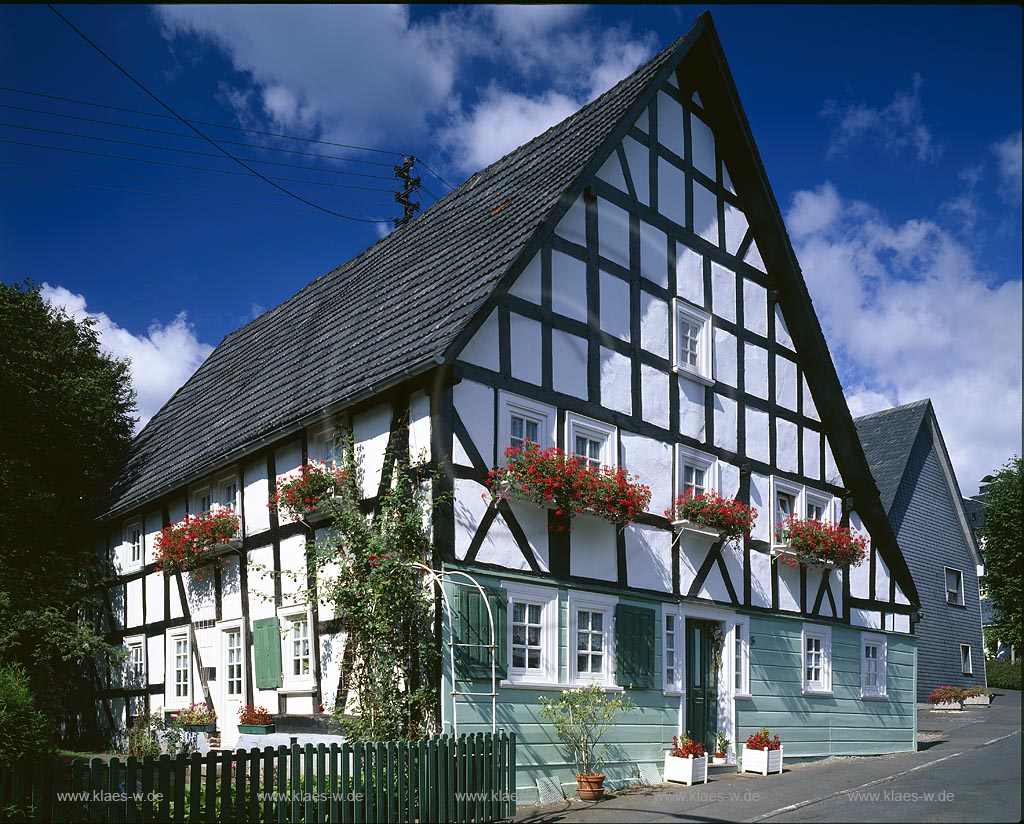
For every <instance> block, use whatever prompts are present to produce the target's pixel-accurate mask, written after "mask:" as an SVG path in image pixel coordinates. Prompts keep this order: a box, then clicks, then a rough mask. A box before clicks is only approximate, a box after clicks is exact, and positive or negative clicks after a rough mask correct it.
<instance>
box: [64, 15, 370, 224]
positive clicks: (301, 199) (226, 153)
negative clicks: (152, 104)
mask: <svg viewBox="0 0 1024 824" xmlns="http://www.w3.org/2000/svg"><path fill="white" fill-rule="evenodd" d="M47 8H49V9H50V11H52V12H53V13H54V14H55V15H57V17H59V18H60V19H61V20H63V21H64V23H65V24H66V25H67V26H68V27H69V28H70V29H71V30H72V31H74V32H75V33H76V34H77V35H78V36H79V37H81V38H82V39H83V40H84V41H85V42H86V43H88V44H89V45H90V46H92V47H93V48H94V49H95V50H96V51H97V52H99V54H100V55H102V56H103V57H104V58H105V59H106V60H107V61H108V62H109V63H110V64H111V65H112V66H114V68H116V69H117V70H118V71H120V72H121V73H122V74H123V75H124V76H125V77H127V78H128V79H129V80H131V81H132V83H134V84H135V85H136V86H138V87H139V89H141V90H142V91H143V92H145V93H146V94H147V95H148V96H149V97H151V98H152V99H153V100H155V101H156V102H157V103H159V104H160V105H161V106H162V107H163V108H164V109H166V110H167V111H168V112H170V113H171V114H172V115H174V116H175V117H176V118H178V120H180V121H181V122H182V123H184V124H185V125H186V126H188V128H190V129H191V130H192V131H194V132H195V133H196V134H197V135H199V136H200V137H202V138H203V140H205V141H206V142H207V143H209V144H210V145H211V146H213V147H214V148H215V149H218V150H219V151H221V152H222V153H223V154H224V156H225V157H227V158H229V159H231V160H233V161H234V162H235V163H237V164H238V165H239V166H241V167H242V168H243V169H247V170H248V171H249V172H251V173H252V174H254V175H256V176H257V177H259V178H260V179H261V180H264V181H266V182H267V184H269V185H270V186H273V187H274V188H275V189H278V190H280V191H281V192H283V193H284V194H286V195H288V196H289V197H292V198H294V199H295V200H298V201H299V202H300V203H305V204H306V205H307V206H310V207H312V208H314V209H317V210H319V211H321V212H325V213H327V214H329V215H333V216H334V217H338V218H341V219H342V220H352V221H357V222H359V223H375V222H377V221H373V220H367V219H366V218H359V217H353V216H352V215H345V214H342V213H341V212H335V211H332V210H331V209H328V208H326V207H324V206H320V205H318V204H316V203H314V202H313V201H311V200H307V199H306V198H304V197H302V196H301V195H297V194H295V193H294V192H292V191H289V190H288V189H286V188H285V187H284V186H281V185H280V184H278V183H275V182H274V181H273V180H270V178H267V177H265V176H264V175H262V174H260V173H259V172H258V171H256V170H255V169H253V168H252V167H251V166H249V165H247V164H246V163H245V162H243V161H242V160H240V159H239V158H237V157H235V156H234V155H233V154H231V152H229V151H228V150H227V149H225V148H224V147H223V146H218V145H217V144H216V143H215V142H214V141H213V140H211V139H210V138H209V137H207V136H206V135H205V134H203V133H202V132H201V131H200V130H199V129H197V128H196V127H195V126H193V125H192V124H191V123H189V121H187V120H186V119H185V118H183V117H182V116H181V115H180V114H178V113H177V112H176V111H174V109H172V108H171V107H170V106H168V105H167V104H166V103H164V102H163V100H161V99H160V98H159V97H157V96H156V95H155V94H154V93H153V92H151V91H150V90H149V89H147V88H146V87H145V86H144V85H143V84H142V83H141V82H140V81H138V80H136V79H135V78H134V77H133V76H132V75H131V73H130V72H129V71H128V70H127V69H125V68H124V67H123V66H121V65H120V64H119V63H118V62H117V61H116V60H114V58H113V57H111V56H110V55H109V54H107V53H106V52H105V51H103V49H101V48H100V47H99V46H98V45H96V43H94V42H93V41H92V40H90V39H89V38H88V37H87V36H86V35H85V33H84V32H82V31H81V30H80V29H79V28H77V27H76V26H75V25H74V23H72V22H71V21H70V20H68V19H67V18H66V17H65V16H64V15H63V14H61V13H60V12H59V11H57V9H55V8H54V7H53V4H47Z"/></svg>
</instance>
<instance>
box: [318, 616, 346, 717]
mask: <svg viewBox="0 0 1024 824" xmlns="http://www.w3.org/2000/svg"><path fill="white" fill-rule="evenodd" d="M322 616H323V613H322V612H321V617H322ZM344 651H345V633H342V632H338V633H329V634H326V635H321V636H320V672H321V673H322V680H321V685H322V690H323V701H324V706H325V707H332V706H334V701H335V698H336V697H337V689H338V682H339V677H340V675H341V658H342V654H343V653H344Z"/></svg>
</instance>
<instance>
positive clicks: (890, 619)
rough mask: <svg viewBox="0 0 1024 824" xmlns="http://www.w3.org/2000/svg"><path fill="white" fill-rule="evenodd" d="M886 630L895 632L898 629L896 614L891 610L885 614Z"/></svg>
mask: <svg viewBox="0 0 1024 824" xmlns="http://www.w3.org/2000/svg"><path fill="white" fill-rule="evenodd" d="M885 631H886V632H895V631H896V616H894V615H893V614H892V613H891V612H890V613H887V614H886V615H885Z"/></svg>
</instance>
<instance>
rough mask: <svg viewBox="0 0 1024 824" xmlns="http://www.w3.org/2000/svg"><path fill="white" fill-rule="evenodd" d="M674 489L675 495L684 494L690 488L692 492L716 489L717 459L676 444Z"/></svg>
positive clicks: (697, 492) (717, 484)
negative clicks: (675, 490)
mask: <svg viewBox="0 0 1024 824" xmlns="http://www.w3.org/2000/svg"><path fill="white" fill-rule="evenodd" d="M676 484H677V486H676V489H677V493H676V494H677V495H685V494H686V493H687V492H689V491H690V490H693V492H694V494H699V493H702V492H707V491H708V490H709V489H715V490H717V489H718V487H719V483H718V460H717V459H716V458H714V457H713V456H711V455H707V454H705V453H703V452H699V451H698V450H696V449H691V448H690V447H688V446H683V445H682V444H676Z"/></svg>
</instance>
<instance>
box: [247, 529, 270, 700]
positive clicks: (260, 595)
mask: <svg viewBox="0 0 1024 824" xmlns="http://www.w3.org/2000/svg"><path fill="white" fill-rule="evenodd" d="M273 571H274V548H273V547H270V546H263V547H259V548H258V549H254V550H252V551H250V552H249V572H248V581H249V620H251V621H255V620H257V619H259V618H272V617H273V616H274V615H276V614H277V609H276V607H275V606H274V577H273V575H272V573H273ZM275 694H276V693H275Z"/></svg>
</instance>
